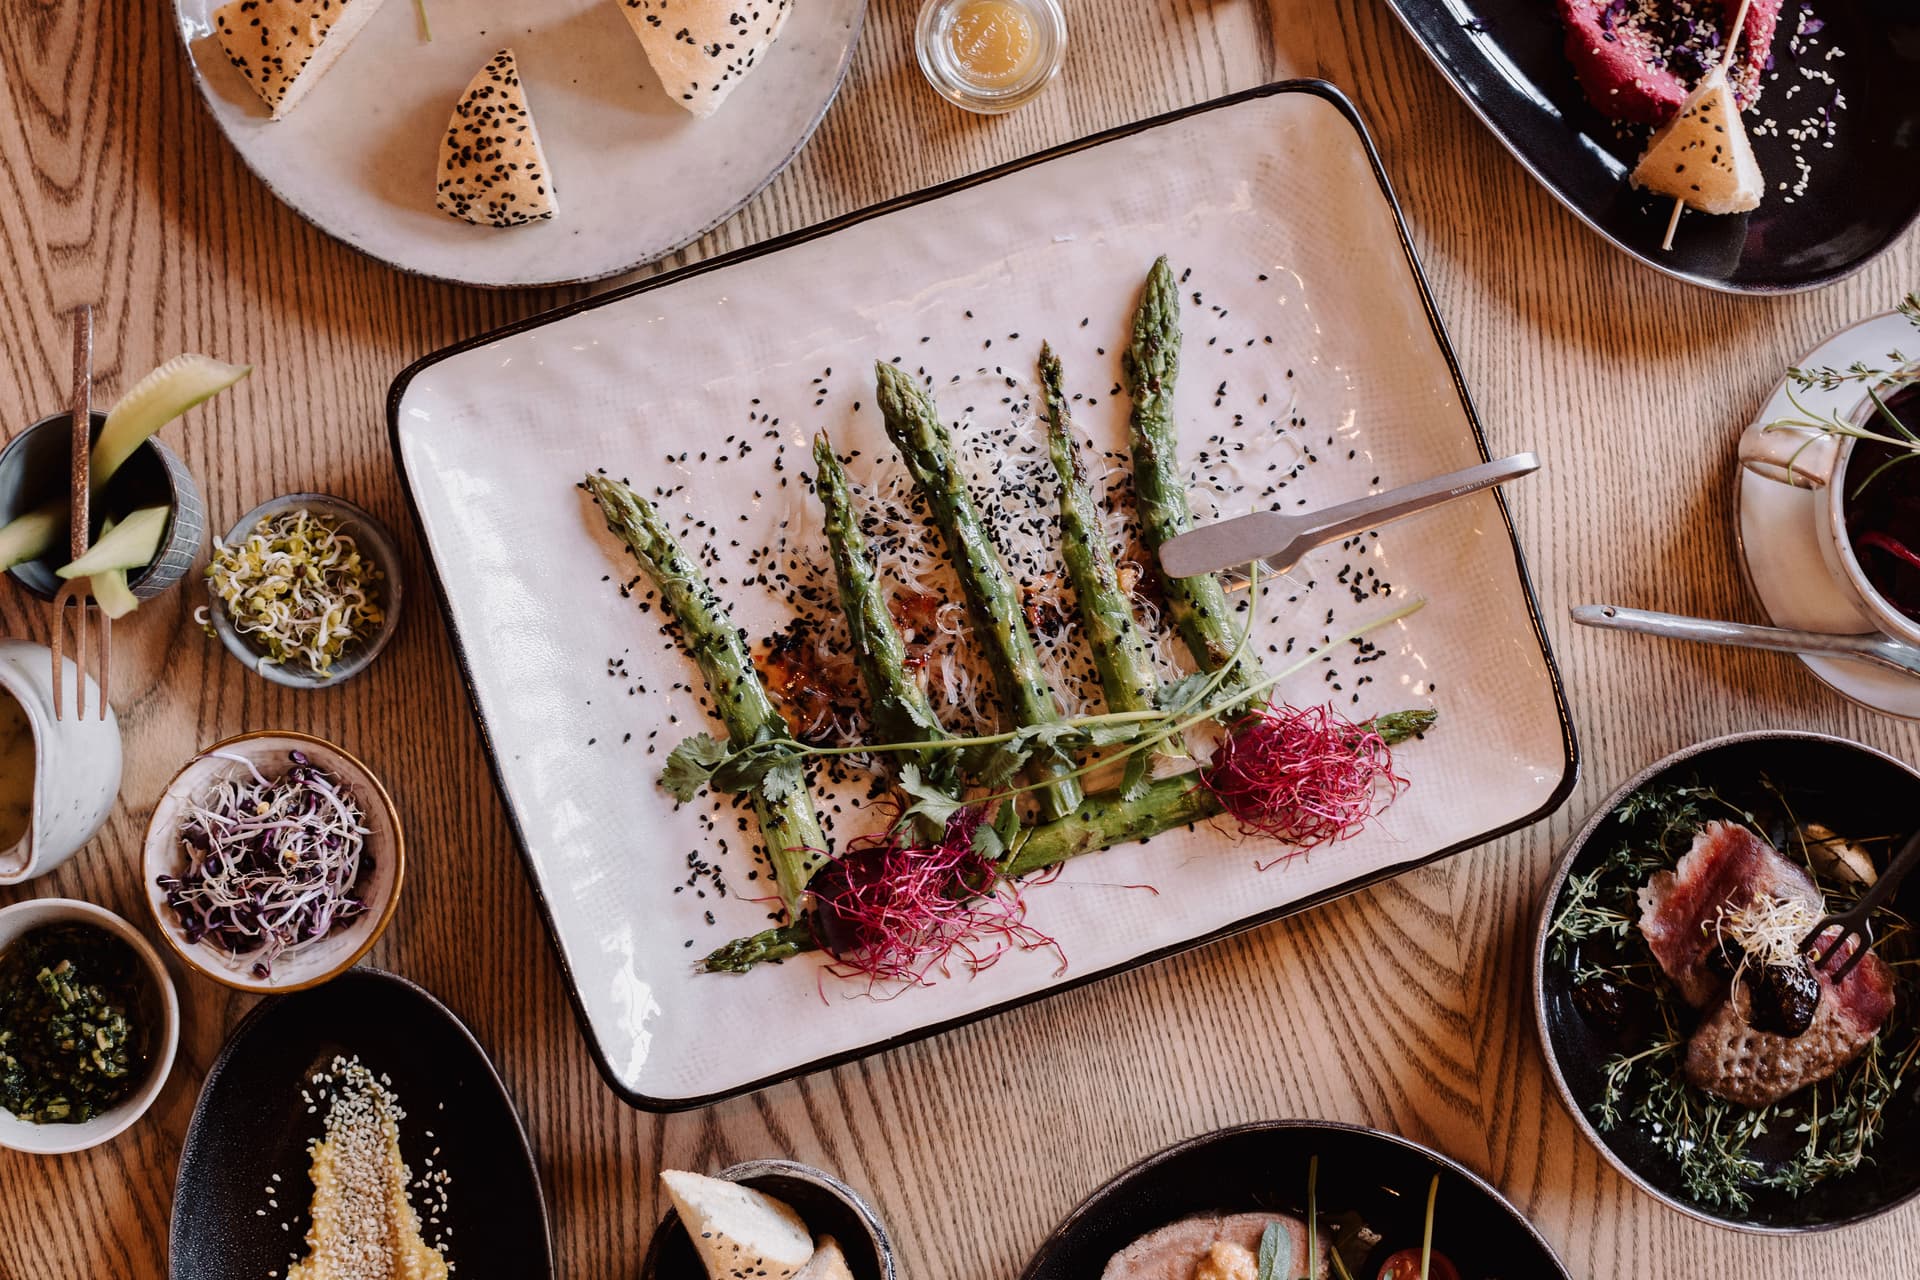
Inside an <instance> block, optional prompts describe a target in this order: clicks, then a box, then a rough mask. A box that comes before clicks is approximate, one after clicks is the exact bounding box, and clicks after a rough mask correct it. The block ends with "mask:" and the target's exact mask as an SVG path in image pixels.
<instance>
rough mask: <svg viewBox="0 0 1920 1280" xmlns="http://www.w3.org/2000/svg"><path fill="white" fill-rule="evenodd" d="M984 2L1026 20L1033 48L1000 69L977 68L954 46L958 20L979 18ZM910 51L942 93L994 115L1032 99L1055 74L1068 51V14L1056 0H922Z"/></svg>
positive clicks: (969, 107)
mask: <svg viewBox="0 0 1920 1280" xmlns="http://www.w3.org/2000/svg"><path fill="white" fill-rule="evenodd" d="M983 7H988V8H997V9H1002V10H1006V11H1010V12H1013V13H1017V14H1018V15H1021V16H1023V17H1024V18H1025V20H1026V27H1027V33H1026V34H1027V39H1028V41H1029V42H1030V44H1031V48H1030V50H1028V51H1027V52H1025V54H1024V56H1022V57H1021V58H1020V59H1019V62H1018V65H1017V66H1016V67H1014V68H1013V69H1011V70H1010V71H1009V72H1008V73H1006V74H1004V75H980V74H976V73H975V72H974V70H973V69H971V68H970V67H969V66H968V65H967V64H966V62H965V61H964V60H963V59H962V58H961V56H960V53H959V50H958V48H957V47H956V46H957V44H958V41H957V39H956V36H957V34H958V32H959V31H960V30H962V29H963V28H962V27H961V25H960V24H961V23H963V22H964V21H967V20H968V19H970V18H972V19H976V20H977V19H978V18H979V17H980V11H981V9H982V8H983ZM913 51H914V54H915V56H916V57H917V58H918V59H919V61H920V70H921V71H922V72H923V73H924V74H925V75H926V77H927V82H928V83H929V84H931V85H932V86H933V87H934V90H935V91H936V92H938V93H939V95H940V96H941V97H943V98H945V99H946V100H947V101H948V102H951V103H952V104H953V105H954V106H956V107H960V108H963V109H965V110H967V111H973V112H978V113H979V114H981V115H998V114H999V113H1001V112H1003V111H1011V110H1013V109H1014V108H1015V107H1018V106H1022V105H1024V104H1026V103H1028V102H1031V101H1032V100H1033V99H1034V98H1036V97H1037V96H1039V94H1040V92H1041V91H1042V90H1044V89H1045V88H1046V87H1047V86H1048V85H1049V84H1051V83H1052V82H1053V78H1054V76H1056V75H1058V74H1059V72H1060V66H1061V64H1062V63H1064V62H1065V61H1066V57H1067V17H1066V13H1065V12H1064V11H1063V10H1062V9H1061V6H1060V0H926V3H925V4H924V5H922V6H921V8H920V19H919V22H918V23H917V24H916V25H915V27H914V32H913Z"/></svg>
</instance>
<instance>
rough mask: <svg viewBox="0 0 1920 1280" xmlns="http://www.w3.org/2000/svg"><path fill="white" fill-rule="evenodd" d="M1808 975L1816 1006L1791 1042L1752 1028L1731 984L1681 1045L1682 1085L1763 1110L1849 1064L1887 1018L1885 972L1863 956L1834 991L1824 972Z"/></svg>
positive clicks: (1875, 959)
mask: <svg viewBox="0 0 1920 1280" xmlns="http://www.w3.org/2000/svg"><path fill="white" fill-rule="evenodd" d="M1838 966H1839V959H1838V957H1836V958H1835V960H1834V962H1833V967H1835V968H1837V967H1838ZM1814 972H1815V974H1816V975H1817V976H1818V978H1819V980H1820V1003H1819V1004H1818V1005H1817V1006H1816V1007H1815V1009H1814V1014H1813V1023H1812V1025H1811V1026H1809V1027H1808V1028H1807V1030H1806V1032H1805V1033H1804V1034H1802V1035H1798V1036H1794V1037H1792V1038H1789V1037H1787V1036H1780V1035H1773V1034H1771V1033H1770V1032H1766V1031H1759V1030H1756V1029H1755V1028H1754V1027H1753V1025H1752V1024H1751V1023H1750V1022H1748V1020H1747V1016H1746V1015H1747V1012H1748V995H1747V991H1746V987H1745V985H1744V984H1736V985H1735V986H1734V989H1733V993H1732V996H1731V998H1729V999H1728V1000H1726V1001H1725V1002H1724V1003H1722V1004H1721V1006H1720V1007H1719V1008H1718V1009H1716V1010H1714V1012H1713V1013H1712V1014H1710V1015H1709V1016H1708V1017H1707V1019H1706V1021H1704V1022H1702V1023H1701V1024H1700V1026H1699V1027H1698V1028H1697V1029H1696V1030H1695V1031H1694V1033H1693V1038H1692V1039H1690V1040H1689V1041H1688V1042H1687V1064H1686V1073H1687V1079H1688V1080H1689V1081H1691V1082H1692V1083H1693V1084H1695V1085H1697V1086H1699V1087H1700V1088H1702V1089H1705V1090H1706V1091H1707V1092H1708V1093H1715V1094H1719V1095H1720V1096H1721V1097H1723V1098H1727V1099H1729V1100H1731V1101H1733V1102H1737V1103H1740V1104H1741V1105H1742V1106H1748V1107H1765V1106H1770V1105H1772V1104H1773V1103H1776V1102H1778V1101H1780V1099H1782V1098H1784V1097H1786V1096H1787V1095H1788V1094H1790V1093H1793V1092H1794V1091H1796V1090H1798V1089H1804V1088H1805V1087H1806V1086H1808V1085H1810V1084H1813V1083H1815V1082H1816V1081H1820V1080H1824V1079H1826V1078H1827V1077H1828V1076H1830V1075H1832V1074H1833V1073H1834V1072H1836V1071H1838V1070H1840V1068H1842V1067H1844V1066H1846V1065H1847V1064H1848V1063H1849V1062H1852V1061H1853V1060H1854V1058H1855V1057H1857V1056H1858V1055H1859V1053H1860V1051H1861V1050H1862V1049H1864V1048H1865V1047H1866V1045H1867V1042H1868V1041H1869V1040H1872V1039H1873V1037H1874V1035H1875V1033H1877V1032H1878V1031H1879V1030H1880V1028H1881V1027H1882V1026H1883V1025H1885V1023H1886V1021H1887V1018H1888V1016H1889V1015H1891V1014H1892V1013H1893V971H1892V970H1891V969H1889V968H1888V967H1887V965H1886V963H1885V962H1884V961H1883V960H1881V959H1880V957H1879V956H1877V955H1874V954H1872V953H1869V954H1868V955H1866V956H1865V957H1863V958H1862V959H1861V961H1860V963H1859V964H1857V965H1855V966H1854V968H1853V971H1852V972H1851V973H1849V974H1848V975H1847V976H1846V978H1845V980H1843V981H1842V982H1840V983H1839V984H1838V985H1837V986H1836V985H1835V984H1834V982H1833V979H1832V978H1831V977H1829V976H1828V972H1827V970H1826V969H1824V968H1822V969H1816V970H1815V971H1814Z"/></svg>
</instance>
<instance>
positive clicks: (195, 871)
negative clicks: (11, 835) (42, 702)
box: [142, 733, 406, 992]
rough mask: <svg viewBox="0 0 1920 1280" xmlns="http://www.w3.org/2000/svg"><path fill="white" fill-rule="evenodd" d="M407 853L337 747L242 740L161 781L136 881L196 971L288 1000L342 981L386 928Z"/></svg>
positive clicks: (382, 792)
mask: <svg viewBox="0 0 1920 1280" xmlns="http://www.w3.org/2000/svg"><path fill="white" fill-rule="evenodd" d="M405 858H406V841H405V840H404V838H403V837H402V835H401V831H400V820H399V815H398V814H397V813H395V811H394V807H393V800H392V798H391V797H390V796H388V794H387V791H386V788H384V787H382V786H381V785H380V780H379V779H378V778H376V777H375V776H374V775H373V772H372V771H371V770H369V769H368V768H367V766H366V765H364V764H362V763H361V762H360V761H359V760H357V759H355V758H354V757H353V756H352V755H350V754H348V753H347V752H346V751H344V750H342V749H341V748H339V747H337V746H334V745H333V744H332V743H330V742H326V741H324V740H322V739H320V738H314V737H309V736H308V735H306V734H301V733H249V734H243V735H241V736H240V737H237V738H229V739H227V740H226V741H225V742H221V743H218V744H216V745H214V746H212V747H209V748H208V749H207V750H205V751H203V752H201V753H200V754H199V755H198V756H196V757H194V759H193V760H191V761H190V762H188V764H187V766H186V767H185V768H183V769H182V770H180V772H179V773H177V774H175V775H174V778H173V781H172V782H170V783H168V784H167V789H166V792H165V794H163V795H162V796H161V797H160V801H159V803H158V804H156V805H155V806H154V809H153V816H152V817H151V818H150V819H149V820H148V822H147V837H146V849H145V853H144V856H143V863H142V866H143V873H144V874H143V879H144V881H145V883H146V890H147V903H148V905H149V907H151V909H152V911H153V918H154V921H155V922H156V923H157V924H158V925H159V926H160V932H161V935H162V936H163V937H164V938H165V939H166V941H167V942H168V944H169V945H171V946H172V947H173V949H174V950H175V951H176V952H178V953H179V956H180V958H181V959H182V960H183V961H185V962H186V964H187V965H188V966H189V967H190V968H192V969H193V970H194V971H195V972H197V973H200V974H202V975H204V976H206V977H209V978H212V979H213V980H214V981H216V982H219V983H223V984H225V985H226V986H229V987H235V988H238V989H239V990H242V991H257V992H268V991H298V990H301V989H303V988H306V987H312V986H317V985H319V984H320V983H322V982H326V981H327V980H328V979H330V978H334V977H337V976H338V975H339V974H341V973H344V972H345V971H346V970H348V969H350V968H352V967H353V966H354V965H355V964H356V963H358V962H359V960H360V958H361V957H362V956H364V955H366V953H367V951H368V950H369V949H370V948H371V947H372V946H373V944H374V942H375V941H377V940H378V939H379V937H380V935H381V933H382V932H383V931H385V929H386V927H387V923H388V922H389V921H390V920H391V919H392V918H393V911H394V907H395V906H396V905H397V904H398V903H399V901H400V885H401V881H402V878H403V875H404V872H405Z"/></svg>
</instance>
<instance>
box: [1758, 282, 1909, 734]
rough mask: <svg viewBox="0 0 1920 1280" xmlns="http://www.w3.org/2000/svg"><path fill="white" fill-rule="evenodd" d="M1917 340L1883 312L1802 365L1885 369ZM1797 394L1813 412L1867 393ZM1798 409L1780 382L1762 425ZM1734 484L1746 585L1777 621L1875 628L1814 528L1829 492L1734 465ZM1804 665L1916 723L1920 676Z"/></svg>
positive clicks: (1853, 696)
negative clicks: (1830, 566)
mask: <svg viewBox="0 0 1920 1280" xmlns="http://www.w3.org/2000/svg"><path fill="white" fill-rule="evenodd" d="M1917 346H1920V332H1916V330H1915V329H1914V326H1913V325H1912V324H1910V323H1909V322H1908V321H1907V319H1906V317H1905V316H1902V315H1900V314H1898V313H1897V312H1887V313H1886V314H1884V315H1878V316H1874V317H1873V318H1872V319H1869V320H1862V321H1861V322H1860V323H1859V324H1856V325H1853V326H1852V327H1850V328H1847V329H1842V330H1841V331H1840V332H1839V333H1837V334H1835V335H1834V336H1833V337H1831V338H1829V339H1827V340H1826V341H1825V342H1824V343H1822V344H1821V345H1820V346H1819V347H1817V348H1816V349H1815V350H1813V351H1812V352H1810V353H1809V354H1808V355H1807V357H1806V358H1805V359H1804V360H1802V361H1801V362H1800V365H1801V367H1802V368H1805V367H1808V366H1811V365H1832V366H1834V367H1836V368H1845V367H1847V366H1848V365H1850V364H1852V363H1853V362H1854V361H1856V360H1864V361H1866V362H1867V363H1868V364H1869V365H1884V364H1885V363H1886V356H1887V353H1888V352H1889V351H1893V350H1895V349H1900V350H1905V351H1909V352H1911V351H1912V350H1913V349H1914V348H1915V347H1917ZM1795 394H1796V396H1797V397H1798V398H1799V401H1800V403H1801V405H1802V406H1804V407H1805V408H1806V409H1808V410H1810V411H1811V412H1813V413H1816V414H1819V413H1825V412H1827V411H1828V410H1839V411H1840V412H1843V413H1844V412H1846V411H1847V410H1849V409H1851V408H1852V407H1853V406H1854V405H1855V404H1857V403H1858V402H1859V400H1860V398H1861V391H1860V388H1859V387H1858V386H1857V385H1855V384H1852V383H1849V384H1847V385H1845V386H1842V387H1840V388H1839V389H1837V390H1833V391H1821V390H1808V391H1796V392H1795ZM1793 413H1795V410H1794V407H1793V405H1792V404H1790V403H1789V402H1788V400H1787V383H1786V381H1785V380H1784V379H1783V380H1782V381H1781V383H1780V385H1779V386H1778V387H1776V388H1774V392H1773V395H1772V397H1771V398H1770V399H1768V401H1767V402H1766V404H1765V405H1763V406H1761V409H1760V415H1759V417H1758V419H1757V421H1761V422H1767V421H1771V420H1772V419H1774V418H1781V417H1786V416H1787V415H1789V414H1793ZM1735 484H1736V486H1737V499H1738V500H1737V504H1736V505H1737V508H1738V514H1737V516H1736V517H1735V520H1736V523H1735V533H1736V534H1737V535H1738V537H1739V540H1740V558H1741V561H1742V563H1743V565H1744V567H1745V569H1746V574H1747V585H1748V586H1750V587H1752V588H1753V594H1754V595H1755V596H1757V597H1758V598H1759V600H1760V607H1761V608H1762V609H1763V610H1765V612H1766V615H1767V617H1768V618H1769V619H1770V620H1771V621H1772V622H1773V624H1774V625H1775V626H1777V627H1794V628H1797V629H1800V630H1805V631H1828V632H1835V633H1840V632H1865V631H1872V630H1874V629H1875V628H1874V625H1873V622H1872V620H1871V619H1870V618H1868V617H1867V615H1866V614H1864V613H1862V612H1861V611H1860V607H1859V605H1857V604H1856V603H1854V601H1853V599H1852V598H1851V597H1850V596H1849V595H1848V594H1847V593H1846V592H1845V591H1844V590H1842V589H1841V588H1840V586H1839V585H1838V584H1836V583H1835V582H1834V580H1833V577H1832V575H1831V574H1829V573H1828V571H1827V565H1826V561H1825V560H1824V559H1823V558H1822V557H1821V555H1820V541H1819V533H1818V525H1819V521H1820V519H1821V517H1822V512H1823V509H1824V507H1825V503H1826V497H1825V495H1824V494H1823V493H1820V492H1817V491H1814V490H1808V489H1794V488H1790V487H1788V486H1787V485H1784V484H1780V483H1778V482H1776V481H1773V480H1766V479H1762V478H1761V477H1759V476H1756V475H1754V474H1753V473H1752V472H1750V471H1747V470H1746V469H1745V468H1740V469H1739V470H1738V478H1737V479H1736V480H1735ZM1800 661H1802V662H1804V663H1806V664H1807V667H1808V668H1809V669H1810V670H1811V671H1812V672H1813V674H1814V675H1815V676H1817V677H1819V678H1820V680H1821V681H1822V682H1824V683H1825V684H1826V685H1827V686H1828V687H1829V688H1831V689H1833V690H1834V691H1835V692H1836V693H1838V694H1840V696H1841V697H1843V698H1847V699H1849V700H1850V701H1853V702H1857V703H1859V704H1860V705H1861V706H1863V707H1866V708H1868V709H1869V710H1872V711H1879V712H1883V713H1884V714H1886V715H1890V716H1900V717H1902V718H1905V719H1909V720H1914V719H1920V679H1915V678H1914V677H1912V676H1903V675H1901V674H1900V673H1899V672H1897V671H1890V670H1888V669H1886V668H1884V667H1878V666H1875V665H1873V664H1872V663H1868V662H1861V661H1859V660H1857V659H1854V658H1808V657H1803V658H1801V659H1800Z"/></svg>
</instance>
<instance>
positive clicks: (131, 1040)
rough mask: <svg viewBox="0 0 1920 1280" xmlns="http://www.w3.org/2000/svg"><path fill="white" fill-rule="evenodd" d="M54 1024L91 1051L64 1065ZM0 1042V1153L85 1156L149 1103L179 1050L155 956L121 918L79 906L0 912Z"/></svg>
mask: <svg viewBox="0 0 1920 1280" xmlns="http://www.w3.org/2000/svg"><path fill="white" fill-rule="evenodd" d="M62 961H64V962H65V967H64V968H62V967H61V962H62ZM54 969H60V972H59V973H57V974H56V973H54V972H52V970H54ZM43 971H46V977H45V978H42V976H41V975H42V972H43ZM60 1019H67V1020H70V1021H71V1022H72V1024H73V1027H74V1028H79V1029H83V1030H84V1031H85V1032H86V1034H87V1036H88V1037H89V1038H91V1039H92V1040H93V1043H94V1045H95V1048H96V1049H97V1052H93V1051H89V1053H88V1054H87V1055H86V1057H85V1059H84V1060H83V1059H82V1058H80V1057H72V1058H68V1057H67V1056H65V1050H64V1049H63V1047H62V1041H63V1037H61V1036H59V1035H57V1034H49V1033H50V1032H57V1031H58V1030H59V1029H60V1028H58V1027H56V1026H55V1025H54V1024H55V1023H56V1022H57V1021H59V1020H60ZM0 1036H4V1037H5V1039H4V1040H3V1041H0V1147H10V1148H12V1149H13V1150H15V1151H26V1152H31V1153H33V1154H36V1155H58V1154H61V1153H64V1152H69V1151H84V1150H86V1149H87V1148H88V1147H97V1146H99V1145H100V1144H101V1143H103V1142H106V1141H108V1140H110V1139H112V1138H114V1137H117V1136H118V1135H119V1134H120V1133H122V1132H123V1131H125V1130H126V1129H127V1127H128V1126H130V1125H132V1124H133V1122H134V1121H136V1120H138V1119H139V1118H140V1117H141V1116H143V1115H145V1114H146V1112H147V1109H148V1108H149V1107H151V1106H152V1105H153V1101H154V1099H155V1098H157V1097H159V1096H160V1090H161V1089H162V1088H164V1087H165V1085H166V1083H167V1076H168V1074H169V1073H170V1072H171V1071H172V1070H173V1058H174V1053H175V1051H176V1050H177V1049H178V1048H179V1045H180V1000H179V997H178V995H176V994H175V992H174V987H173V979H172V978H171V977H170V976H168V974H167V969H166V966H165V965H164V964H163V963H162V962H161V960H160V953H159V952H157V951H155V950H154V948H153V945H152V944H151V943H149V942H148V941H147V940H146V939H145V938H143V937H142V936H141V935H140V932H139V930H137V929H135V928H134V927H133V926H132V925H130V924H128V923H127V922H126V921H125V920H122V919H121V918H120V917H119V916H117V915H115V914H113V912H111V911H108V910H107V909H106V908H104V907H96V906H94V905H93V904H92V903H90V902H80V901H77V900H75V899H73V898H34V899H29V900H28V901H26V902H16V903H14V904H13V905H12V906H10V907H6V908H0ZM15 1108H18V1111H17V1112H16V1110H15Z"/></svg>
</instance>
